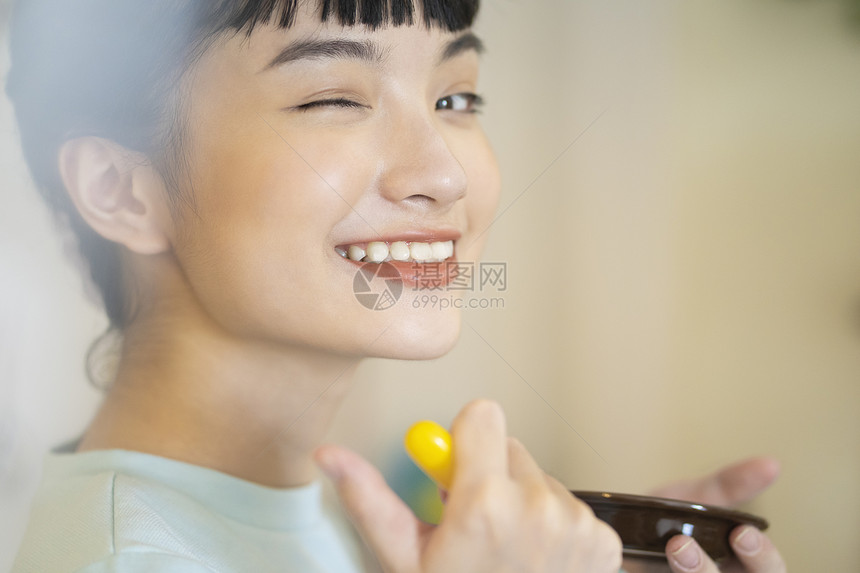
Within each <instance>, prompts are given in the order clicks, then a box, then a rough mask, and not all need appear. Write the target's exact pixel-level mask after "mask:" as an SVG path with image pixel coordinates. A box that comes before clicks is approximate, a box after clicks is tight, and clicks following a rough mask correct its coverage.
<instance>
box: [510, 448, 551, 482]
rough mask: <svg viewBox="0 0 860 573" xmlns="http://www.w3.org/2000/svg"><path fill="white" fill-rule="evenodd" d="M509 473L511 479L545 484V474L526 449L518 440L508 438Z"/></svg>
mask: <svg viewBox="0 0 860 573" xmlns="http://www.w3.org/2000/svg"><path fill="white" fill-rule="evenodd" d="M508 471H509V473H510V476H511V479H514V480H516V481H522V482H525V483H539V484H543V483H544V479H545V474H544V473H543V470H542V469H540V466H538V464H537V462H536V461H535V459H534V458H533V457H532V455H531V454H530V453H529V452H528V450H527V449H526V447H525V446H524V445H523V443H522V442H520V441H519V440H518V439H516V438H508Z"/></svg>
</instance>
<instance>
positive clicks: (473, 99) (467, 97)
mask: <svg viewBox="0 0 860 573" xmlns="http://www.w3.org/2000/svg"><path fill="white" fill-rule="evenodd" d="M482 105H484V98H482V97H481V96H479V95H478V94H473V93H459V94H452V95H449V96H445V97H443V98H441V99H439V100H438V101H436V109H437V110H451V111H456V112H460V113H477V112H478V111H479V110H480V107H481V106H482Z"/></svg>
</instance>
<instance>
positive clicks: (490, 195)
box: [463, 138, 501, 244]
mask: <svg viewBox="0 0 860 573" xmlns="http://www.w3.org/2000/svg"><path fill="white" fill-rule="evenodd" d="M470 149H471V151H470V154H469V156H468V158H467V159H466V160H465V161H464V162H463V166H464V168H465V169H466V174H467V176H468V180H469V189H468V194H467V195H466V210H467V212H468V216H469V227H470V230H471V231H473V232H475V233H481V232H482V231H484V229H486V228H487V226H488V225H489V224H490V222H491V221H492V219H493V216H494V215H495V212H496V208H497V207H498V205H499V196H500V195H501V176H500V173H499V166H498V163H497V162H496V157H495V154H493V151H492V149H491V148H490V146H489V144H488V143H487V141H486V140H485V139H483V138H482V139H481V141H479V142H476V144H475V145H474V146H472V147H471V148H470ZM481 240H482V244H483V241H484V240H486V236H482V237H481Z"/></svg>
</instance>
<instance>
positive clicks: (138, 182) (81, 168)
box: [59, 137, 170, 255]
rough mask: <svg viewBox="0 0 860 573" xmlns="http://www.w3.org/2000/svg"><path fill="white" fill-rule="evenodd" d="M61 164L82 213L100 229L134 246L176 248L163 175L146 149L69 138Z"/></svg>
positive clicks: (149, 250)
mask: <svg viewBox="0 0 860 573" xmlns="http://www.w3.org/2000/svg"><path fill="white" fill-rule="evenodd" d="M59 169H60V175H61V176H62V179H63V183H64V184H65V186H66V190H67V191H68V193H69V195H70V197H71V199H72V202H73V203H74V204H75V206H76V207H77V209H78V212H79V213H80V214H81V216H82V217H83V218H84V220H85V221H86V222H87V224H89V225H90V227H92V228H93V230H95V231H96V232H97V233H98V234H100V235H101V236H102V237H104V238H105V239H107V240H109V241H113V242H115V243H120V244H122V245H124V246H125V247H126V248H128V249H129V250H130V251H132V252H135V253H138V254H142V255H153V254H158V253H161V252H164V251H167V250H168V249H169V248H170V241H169V238H168V234H167V225H168V224H169V221H168V219H169V218H166V217H165V216H164V209H163V206H164V205H163V200H164V199H163V187H162V184H161V178H160V177H152V176H150V175H151V174H149V173H144V171H147V170H149V171H153V170H154V169H153V168H152V167H151V166H150V165H149V164H148V163H147V162H146V161H145V158H144V157H143V156H141V155H140V154H137V153H134V152H131V151H128V150H126V149H124V148H122V147H121V146H119V145H117V144H115V143H113V142H111V141H108V140H105V139H102V138H99V137H80V138H76V139H72V140H69V141H67V142H65V143H64V144H63V145H62V147H61V148H60V152H59Z"/></svg>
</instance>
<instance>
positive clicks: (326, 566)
mask: <svg viewBox="0 0 860 573" xmlns="http://www.w3.org/2000/svg"><path fill="white" fill-rule="evenodd" d="M75 445H76V444H74V443H71V444H67V445H65V446H62V447H61V448H58V449H55V450H53V451H52V452H51V453H49V454H48V455H47V457H46V460H45V466H44V475H43V478H42V483H41V486H40V488H39V491H38V493H37V494H36V498H35V501H34V503H33V508H32V513H31V515H30V522H29V524H28V527H27V532H26V535H25V538H24V542H23V544H22V545H21V548H20V550H19V553H18V556H17V559H16V561H15V564H14V566H13V567H12V572H13V573H66V572H78V573H108V572H111V573H138V572H139V573H144V572H146V573H151V572H154V571H157V572H159V573H180V572H181V573H215V572H217V573H228V572H230V573H233V572H237V573H238V572H242V573H247V572H251V571H253V572H255V573H268V572H278V573H285V572H290V571H296V572H301V573H316V572H333V573H334V572H336V573H352V572H360V571H365V570H369V569H371V568H370V566H368V567H367V569H365V567H364V566H363V559H364V557H363V550H362V548H361V544H360V543H359V542H358V540H357V538H356V536H355V534H354V532H353V530H352V529H351V528H350V526H349V524H348V522H347V521H346V520H345V519H344V518H343V517H341V515H340V513H339V512H338V510H337V509H336V508H335V507H333V505H332V504H329V503H327V502H324V500H323V495H322V487H321V485H320V484H319V483H316V482H315V483H312V484H311V485H308V486H303V487H297V488H290V489H274V488H269V487H265V486H261V485H258V484H255V483H252V482H249V481H245V480H242V479H239V478H236V477H233V476H230V475H227V474H224V473H221V472H218V471H215V470H212V469H207V468H203V467H199V466H195V465H191V464H187V463H183V462H179V461H176V460H170V459H167V458H162V457H158V456H153V455H149V454H143V453H139V452H131V451H124V450H105V451H89V452H82V453H74V447H75Z"/></svg>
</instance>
